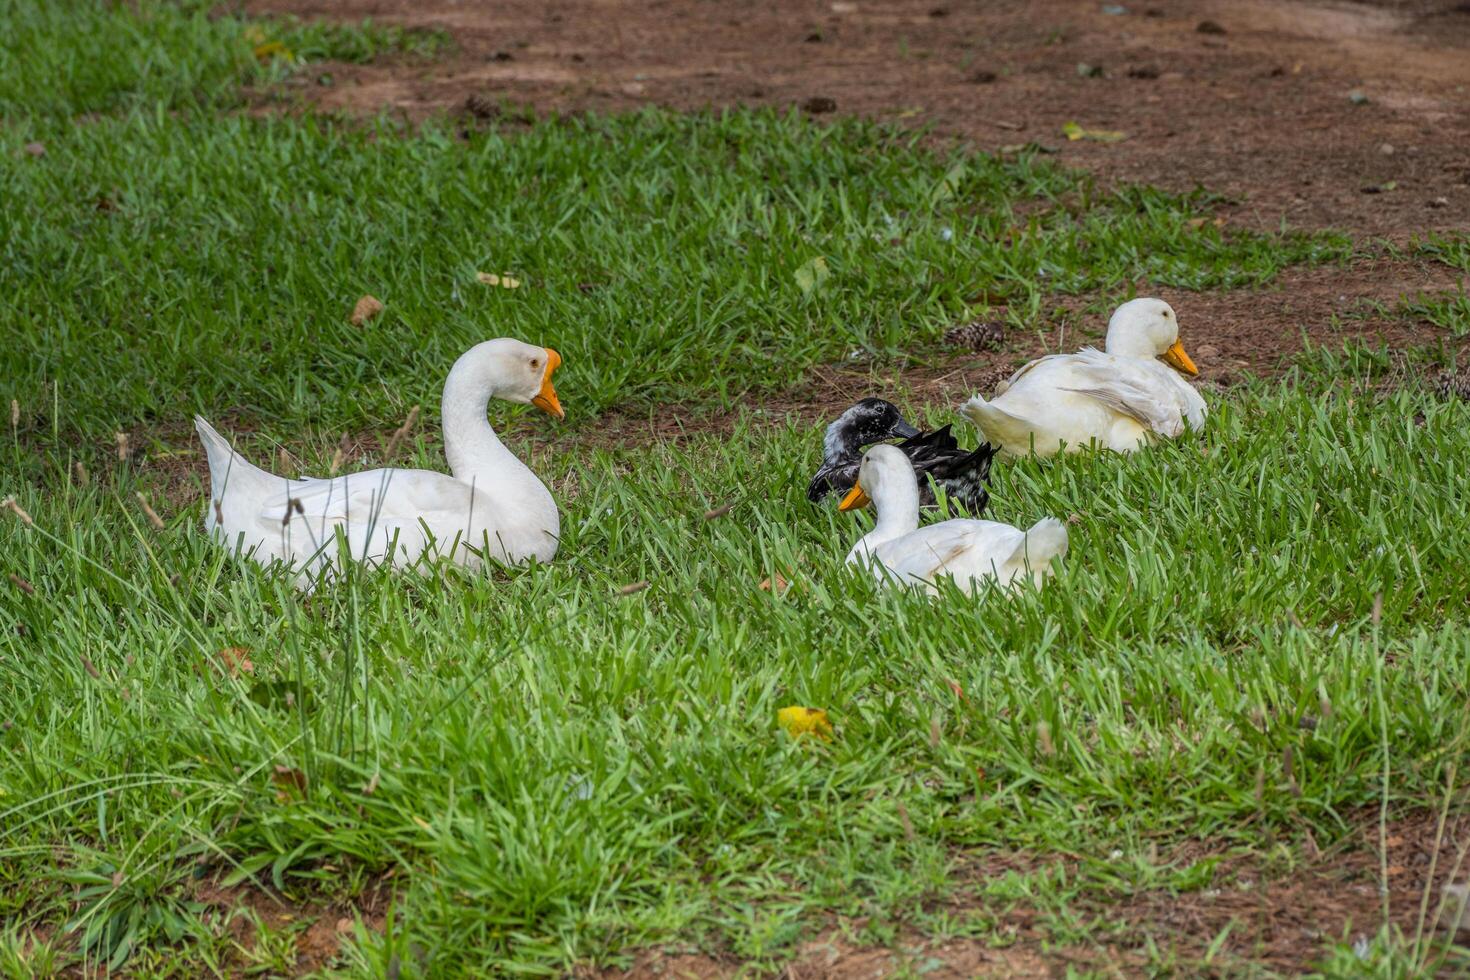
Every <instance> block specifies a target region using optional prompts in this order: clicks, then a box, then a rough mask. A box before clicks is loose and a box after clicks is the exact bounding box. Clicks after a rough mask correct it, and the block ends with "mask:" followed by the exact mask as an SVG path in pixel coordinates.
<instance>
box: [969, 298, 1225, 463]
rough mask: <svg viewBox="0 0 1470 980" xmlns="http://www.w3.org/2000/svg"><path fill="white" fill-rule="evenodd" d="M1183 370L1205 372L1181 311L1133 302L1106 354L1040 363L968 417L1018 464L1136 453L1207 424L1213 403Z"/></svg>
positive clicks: (978, 400) (974, 404)
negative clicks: (1092, 453)
mask: <svg viewBox="0 0 1470 980" xmlns="http://www.w3.org/2000/svg"><path fill="white" fill-rule="evenodd" d="M1160 357H1163V358H1164V359H1165V360H1166V361H1167V362H1168V364H1166V363H1164V362H1163V361H1160V360H1159V358H1160ZM1169 364H1172V365H1174V366H1175V367H1170V366H1168V365H1169ZM1176 367H1177V368H1178V370H1182V371H1187V372H1188V373H1191V374H1194V373H1198V372H1197V371H1196V369H1195V367H1194V363H1193V362H1192V361H1190V359H1189V356H1188V355H1187V354H1185V353H1184V348H1183V346H1182V345H1180V343H1179V328H1178V324H1177V322H1176V321H1175V317H1174V311H1173V309H1172V308H1171V307H1170V306H1169V304H1167V303H1165V302H1163V301H1162V300H1156V299H1137V300H1132V301H1131V302H1128V303H1124V304H1123V305H1122V306H1120V307H1119V308H1118V310H1117V311H1116V312H1115V313H1114V314H1113V317H1112V319H1111V320H1110V321H1109V324H1108V337H1107V352H1106V353H1104V352H1103V351H1099V350H1096V349H1094V348H1091V347H1084V348H1083V349H1082V350H1080V351H1078V352H1077V353H1075V354H1053V355H1051V356H1049V357H1042V358H1039V359H1037V360H1035V361H1032V362H1031V363H1029V364H1027V365H1026V366H1025V367H1023V368H1021V369H1020V370H1019V371H1017V372H1016V373H1015V374H1013V375H1011V377H1010V380H1008V381H1006V382H1003V383H1002V384H1000V385H998V386H997V388H996V393H995V395H994V397H993V398H991V399H990V400H986V399H985V398H982V397H980V396H979V395H977V396H975V397H974V398H971V399H970V400H969V401H968V402H966V403H965V405H964V406H963V407H962V408H961V409H960V411H961V413H963V414H964V415H965V416H966V417H967V418H969V419H970V421H972V422H974V423H975V426H976V427H977V428H978V429H979V430H980V432H981V434H982V435H983V436H984V437H985V440H986V441H987V442H989V443H990V444H991V445H994V446H999V447H1000V449H1001V450H1002V451H1004V452H1006V453H1008V454H1010V455H1012V456H1024V455H1026V454H1027V453H1030V452H1032V451H1034V452H1035V453H1036V454H1037V455H1040V456H1047V455H1051V454H1052V453H1056V452H1059V451H1063V450H1065V451H1067V452H1076V451H1078V450H1080V449H1084V448H1086V447H1087V446H1090V445H1096V446H1099V447H1101V448H1104V449H1112V450H1115V451H1117V452H1132V451H1134V450H1135V449H1138V448H1140V447H1142V446H1144V445H1146V444H1147V443H1148V442H1149V441H1150V440H1152V439H1154V438H1159V437H1162V438H1166V439H1173V438H1176V437H1178V436H1179V435H1181V434H1183V432H1184V430H1185V427H1186V426H1188V427H1191V428H1198V427H1200V426H1203V425H1204V422H1205V400H1204V399H1203V398H1201V397H1200V395H1199V392H1197V391H1195V390H1194V388H1193V387H1192V386H1191V385H1190V384H1189V383H1188V382H1187V381H1185V380H1184V379H1183V378H1181V377H1180V376H1179V374H1178V373H1177V371H1176V370H1175V368H1176Z"/></svg>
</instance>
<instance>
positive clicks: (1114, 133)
mask: <svg viewBox="0 0 1470 980" xmlns="http://www.w3.org/2000/svg"><path fill="white" fill-rule="evenodd" d="M1062 134H1063V135H1065V136H1066V137H1067V139H1069V140H1071V141H1073V142H1076V141H1077V140H1092V141H1093V142H1094V143H1121V142H1122V141H1123V140H1126V139H1127V138H1128V134H1127V133H1125V132H1123V131H1122V130H1118V129H1084V128H1082V127H1081V126H1079V125H1077V124H1076V123H1074V122H1069V123H1066V124H1065V125H1063V126H1062Z"/></svg>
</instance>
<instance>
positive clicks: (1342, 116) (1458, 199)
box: [243, 0, 1470, 438]
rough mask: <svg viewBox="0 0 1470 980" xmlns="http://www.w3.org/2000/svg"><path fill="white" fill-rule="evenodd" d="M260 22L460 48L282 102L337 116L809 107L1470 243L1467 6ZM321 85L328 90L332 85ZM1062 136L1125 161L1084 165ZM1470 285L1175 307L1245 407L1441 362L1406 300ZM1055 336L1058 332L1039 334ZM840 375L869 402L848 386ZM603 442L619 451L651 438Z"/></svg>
mask: <svg viewBox="0 0 1470 980" xmlns="http://www.w3.org/2000/svg"><path fill="white" fill-rule="evenodd" d="M243 3H244V6H245V8H246V9H247V10H248V11H249V12H251V13H257V14H261V13H289V14H296V15H299V16H302V17H319V18H328V19H339V20H356V19H361V18H365V17H371V18H373V19H375V20H378V21H381V22H387V23H396V24H403V25H407V26H419V27H435V28H440V29H443V30H446V31H448V32H449V33H450V34H451V35H452V36H453V38H454V39H455V42H456V46H455V50H454V52H453V53H452V54H450V55H448V56H446V57H444V58H441V59H439V60H437V61H434V62H432V63H423V62H412V61H409V60H401V61H391V62H387V63H378V64H371V65H348V64H332V65H326V66H322V67H321V71H312V72H307V73H303V74H302V75H299V76H297V77H296V78H295V79H294V80H293V81H292V82H290V83H288V88H289V89H291V90H294V94H295V96H296V97H298V98H299V99H300V100H302V101H303V102H305V103H311V104H317V105H320V106H321V107H323V108H326V109H334V110H343V111H348V112H354V113H370V112H378V111H383V110H388V111H390V112H398V113H401V114H403V115H404V116H405V117H407V118H409V119H411V120H417V119H422V118H424V117H427V116H429V115H432V114H434V113H444V112H447V113H451V114H453V113H464V112H466V108H465V107H466V105H467V103H469V102H471V101H473V102H474V103H475V104H476V105H478V106H480V107H481V108H482V111H483V108H484V107H486V106H490V107H495V106H500V105H509V106H514V105H529V106H532V107H534V108H536V109H537V110H539V111H555V112H576V111H579V110H584V109H596V110H620V109H630V108H635V107H638V106H641V105H646V104H658V105H662V106H668V107H673V108H699V107H704V106H726V105H732V104H745V105H771V106H798V107H802V108H803V111H809V112H814V113H816V114H819V115H820V114H822V113H826V112H835V113H844V114H856V115H861V116H865V117H870V118H875V119H881V120H889V121H896V122H899V123H902V124H904V125H927V126H931V127H933V131H934V132H935V133H936V135H937V136H938V137H940V138H948V139H959V140H963V141H965V142H967V143H968V144H969V145H971V146H973V147H974V148H975V149H977V150H981V151H995V150H998V149H1000V148H1002V147H1006V146H1013V145H1017V144H1024V143H1033V142H1034V143H1037V144H1040V145H1042V146H1044V147H1047V148H1049V149H1052V150H1055V152H1056V155H1057V156H1056V158H1057V159H1058V160H1060V161H1061V162H1062V163H1064V164H1066V165H1069V166H1077V167H1081V168H1084V169H1087V170H1089V171H1091V172H1093V173H1095V174H1096V175H1097V176H1098V178H1099V179H1100V180H1102V181H1103V182H1104V183H1109V182H1114V181H1134V182H1147V183H1153V184H1156V185H1159V186H1162V187H1166V188H1170V189H1173V190H1187V189H1190V188H1193V187H1194V186H1196V185H1203V186H1206V187H1209V188H1210V189H1212V190H1215V191H1219V192H1223V193H1225V194H1228V195H1229V196H1230V203H1228V204H1227V205H1225V206H1223V207H1222V208H1220V209H1219V211H1220V215H1221V217H1223V218H1224V219H1225V221H1226V222H1227V227H1229V228H1235V227H1257V228H1263V227H1269V228H1275V227H1279V226H1280V225H1281V224H1282V223H1283V222H1284V223H1287V224H1289V225H1290V226H1292V227H1297V228H1336V229H1340V230H1342V231H1345V232H1348V233H1349V234H1351V235H1352V236H1353V237H1354V238H1355V240H1357V241H1358V242H1359V243H1360V244H1361V245H1363V246H1365V247H1367V246H1369V245H1370V243H1372V242H1373V241H1374V240H1376V239H1380V238H1382V239H1388V240H1390V241H1392V242H1395V243H1398V244H1403V243H1404V242H1407V241H1409V240H1411V239H1412V238H1413V237H1414V236H1417V235H1422V234H1424V233H1425V232H1428V231H1431V230H1440V231H1463V230H1465V229H1466V228H1470V0H1374V2H1365V3H1343V2H1327V0H1276V2H1271V0H1126V2H1122V3H1117V4H1113V3H1102V2H1096V0H1035V2H1030V3H1025V4H998V3H979V2H976V0H885V2H878V0H820V2H814V0H793V2H773V0H728V2H723V3H712V2H710V0H651V2H647V3H634V2H630V0H595V2H581V3H572V2H570V0H547V2H541V0H495V2H472V0H243ZM1084 66H1086V67H1085V68H1084ZM323 74H328V75H330V77H331V79H332V81H333V84H332V85H331V86H329V87H328V86H322V85H320V84H318V81H317V80H318V79H319V78H320V76H321V75H323ZM277 94H280V93H277ZM1068 122H1076V123H1078V124H1080V125H1082V126H1084V127H1086V128H1089V129H1109V130H1118V131H1122V132H1124V133H1126V134H1127V136H1128V138H1127V139H1126V140H1124V141H1123V142H1120V143H1095V142H1090V141H1086V140H1083V141H1077V142H1072V141H1069V140H1068V139H1066V137H1065V136H1064V135H1063V133H1062V127H1063V126H1064V124H1066V123H1068ZM1140 285H1141V288H1143V287H1145V286H1146V284H1140ZM1462 285H1463V277H1462V276H1460V275H1459V274H1458V273H1457V272H1455V271H1453V270H1450V269H1448V268H1445V267H1443V266H1436V265H1434V264H1433V263H1430V262H1424V261H1414V260H1409V259H1402V258H1391V257H1388V256H1380V257H1379V258H1377V259H1373V260H1371V261H1364V262H1362V263H1359V265H1358V266H1357V267H1356V268H1354V269H1352V270H1350V271H1347V272H1345V271H1343V270H1339V269H1330V270H1302V271H1291V272H1288V273H1287V274H1285V275H1284V276H1283V277H1281V279H1280V280H1279V281H1278V282H1277V283H1276V284H1274V285H1273V286H1272V287H1270V288H1268V289H1264V290H1256V291H1236V292H1231V293H1228V294H1184V293H1178V294H1176V295H1168V294H1167V292H1166V294H1165V298H1166V299H1169V300H1170V301H1171V302H1173V303H1174V304H1175V306H1176V307H1177V308H1178V309H1179V310H1180V313H1181V317H1180V319H1181V323H1182V324H1183V325H1184V327H1185V334H1186V338H1187V339H1188V341H1189V343H1190V344H1191V345H1192V346H1196V347H1202V348H1204V351H1203V356H1200V357H1196V361H1197V362H1198V363H1199V364H1200V366H1201V369H1202V370H1203V372H1204V378H1205V380H1206V381H1207V382H1213V383H1216V384H1229V383H1231V381H1232V380H1234V379H1236V378H1238V377H1239V376H1240V375H1241V374H1242V373H1243V372H1244V371H1250V372H1253V373H1257V374H1267V375H1269V374H1272V373H1275V372H1276V371H1277V370H1278V369H1279V368H1280V367H1281V366H1283V364H1285V363H1286V358H1287V357H1288V356H1289V355H1291V354H1294V353H1296V352H1297V351H1299V350H1300V349H1301V347H1302V340H1303V337H1310V338H1311V339H1312V340H1313V341H1314V342H1317V343H1327V344H1331V345H1332V346H1340V345H1341V344H1342V342H1343V341H1345V340H1347V339H1350V338H1362V339H1365V340H1368V341H1371V342H1375V343H1379V342H1385V343H1388V344H1390V345H1393V346H1395V347H1407V346H1414V345H1418V344H1425V343H1435V342H1437V341H1438V340H1440V339H1442V338H1443V337H1444V331H1442V330H1439V329H1437V328H1434V327H1432V326H1430V325H1427V324H1422V323H1414V322H1412V321H1411V320H1406V319H1404V318H1403V317H1401V316H1398V315H1395V314H1394V313H1393V312H1392V311H1393V310H1394V308H1395V307H1396V305H1397V304H1398V301H1399V299H1400V298H1401V297H1414V296H1418V295H1420V294H1422V293H1426V292H1427V293H1434V292H1441V291H1444V290H1446V289H1453V288H1456V287H1459V286H1462ZM1151 291H1153V292H1158V291H1159V290H1158V289H1157V287H1155V288H1154V289H1153V290H1151ZM1060 327H1061V323H1059V322H1058V321H1057V319H1056V318H1055V317H1053V318H1052V319H1051V320H1050V321H1049V322H1047V323H1044V324H1039V325H1038V333H1040V334H1045V333H1053V334H1054V333H1058V332H1059V328H1060ZM1455 346H1457V347H1458V346H1461V345H1460V344H1455ZM1045 348H1046V345H1045V344H1044V343H1041V342H1039V341H1038V340H1037V338H1036V337H1034V336H1027V337H1015V338H1012V339H1011V340H1010V342H1008V343H1007V344H1006V346H1005V348H1004V349H1003V350H1002V351H1000V352H996V353H991V354H988V355H980V356H965V357H958V358H956V359H955V360H954V361H953V362H952V363H951V364H949V365H946V366H945V367H944V368H943V369H942V370H940V371H937V372H935V371H928V372H924V371H920V372H917V373H913V372H903V374H902V377H903V380H904V381H905V382H906V383H910V384H912V385H913V386H914V387H915V388H916V389H922V388H924V387H925V386H926V385H927V384H928V383H929V382H932V381H933V379H934V378H936V377H943V378H944V379H945V381H946V382H948V383H949V384H950V385H951V386H952V387H953V390H958V389H959V388H962V387H965V386H967V385H970V386H973V385H975V384H976V383H977V382H981V381H983V380H985V379H987V378H989V377H992V376H994V375H996V374H997V373H998V372H999V371H1000V370H1001V369H1002V368H1003V367H1004V366H1005V365H1007V364H1010V363H1012V362H1013V361H1014V360H1015V359H1016V358H1017V357H1022V358H1024V357H1027V356H1034V355H1035V354H1037V353H1040V352H1042V351H1043V350H1044V349H1045ZM1215 353H1218V355H1219V356H1213V355H1214V354H1215ZM829 374H830V375H832V376H833V377H838V378H845V380H844V383H843V384H842V385H841V386H840V387H841V389H842V390H843V391H844V392H849V393H851V392H854V391H855V387H854V385H853V384H849V383H847V382H851V381H853V379H852V377H851V372H850V371H846V370H844V369H843V368H842V367H838V368H836V369H834V370H833V371H831V372H829ZM829 387H831V385H829ZM859 387H860V386H859ZM953 390H951V391H950V392H948V394H953ZM857 393H858V394H860V393H861V392H857ZM808 394H809V393H808V391H807V390H801V391H794V392H791V393H788V395H786V396H782V397H778V398H775V399H771V400H769V402H768V404H769V405H770V406H771V407H777V406H779V407H782V408H787V409H791V410H795V411H797V412H800V413H802V414H806V411H807V410H809V409H814V408H819V407H820V406H819V405H818V404H817V403H816V401H815V399H812V398H810V397H809V396H808ZM830 397H831V395H830V392H829V395H828V400H830ZM854 397H856V395H854ZM827 407H830V406H827ZM605 421H606V423H607V424H606V425H602V424H600V425H599V428H600V429H603V428H605V429H607V430H608V432H609V433H612V434H615V435H617V437H618V438H623V437H625V436H627V435H630V434H634V435H636V434H638V433H643V432H644V431H645V429H647V425H646V424H645V422H644V420H641V419H634V420H631V421H629V420H624V419H618V418H611V419H607V420H605ZM710 421H711V422H712V423H713V424H715V425H716V426H718V425H719V424H721V420H710ZM725 421H727V420H725ZM702 427H706V428H707V427H708V426H702ZM625 430H626V431H625ZM647 434H649V435H655V436H656V435H658V434H659V433H658V432H657V431H656V430H654V431H649V432H648V433H647Z"/></svg>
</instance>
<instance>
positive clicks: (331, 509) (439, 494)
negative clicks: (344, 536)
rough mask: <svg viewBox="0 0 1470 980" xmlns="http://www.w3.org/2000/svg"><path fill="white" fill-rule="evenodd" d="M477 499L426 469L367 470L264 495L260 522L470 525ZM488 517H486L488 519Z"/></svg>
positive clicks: (465, 487)
mask: <svg viewBox="0 0 1470 980" xmlns="http://www.w3.org/2000/svg"><path fill="white" fill-rule="evenodd" d="M476 503H479V504H481V505H482V506H483V505H484V502H483V500H482V499H477V498H476V497H475V494H474V492H473V491H472V490H471V488H470V487H469V486H468V485H467V484H464V483H461V482H460V481H458V480H456V479H454V478H453V477H449V476H445V475H444V474H442V473H433V472H431V471H428V470H398V469H383V470H371V471H368V472H366V473H354V474H350V475H348V476H340V477H337V478H335V479H331V480H312V481H311V482H309V483H293V484H291V485H290V486H289V487H288V488H287V489H285V490H282V491H281V492H280V493H277V494H275V495H273V496H271V497H268V498H267V499H266V500H265V501H264V502H263V503H262V505H261V509H260V519H261V520H263V521H278V522H280V523H281V524H282V525H283V526H284V525H285V524H288V523H290V521H292V520H296V519H298V518H307V519H309V520H310V521H311V522H312V523H313V524H319V525H323V526H335V525H338V524H363V525H368V524H384V525H388V524H398V525H401V524H416V523H417V522H418V521H420V520H423V521H424V522H425V523H427V524H429V525H431V526H433V525H436V524H439V525H443V524H448V525H449V526H454V525H456V524H468V521H469V519H470V517H471V516H473V508H474V506H475V504H476ZM486 516H488V515H486Z"/></svg>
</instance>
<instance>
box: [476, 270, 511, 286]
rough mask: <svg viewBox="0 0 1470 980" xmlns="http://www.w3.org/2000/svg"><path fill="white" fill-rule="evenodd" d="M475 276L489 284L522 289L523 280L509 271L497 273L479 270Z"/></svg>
mask: <svg viewBox="0 0 1470 980" xmlns="http://www.w3.org/2000/svg"><path fill="white" fill-rule="evenodd" d="M475 278H476V279H477V280H479V281H480V282H482V283H484V284H485V285H487V286H499V287H500V288H501V289H520V288H521V281H520V280H519V279H517V278H516V277H515V276H513V275H511V274H510V273H509V272H502V273H501V274H500V275H498V276H497V275H496V274H495V273H493V272H477V273H475Z"/></svg>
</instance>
